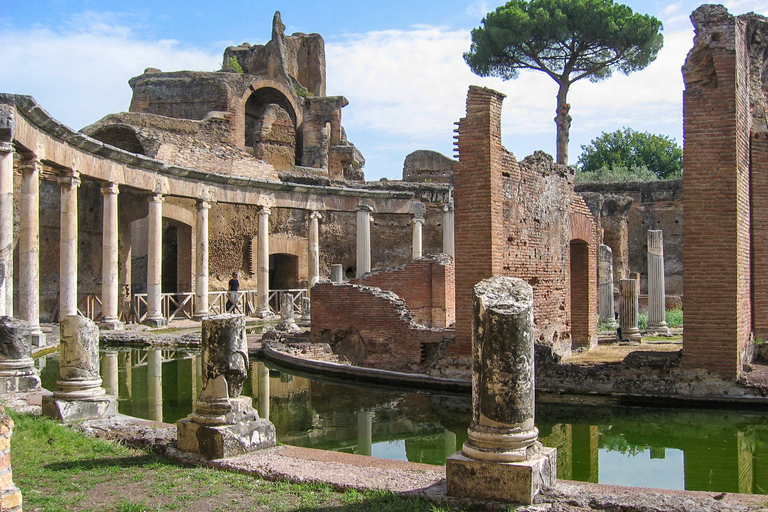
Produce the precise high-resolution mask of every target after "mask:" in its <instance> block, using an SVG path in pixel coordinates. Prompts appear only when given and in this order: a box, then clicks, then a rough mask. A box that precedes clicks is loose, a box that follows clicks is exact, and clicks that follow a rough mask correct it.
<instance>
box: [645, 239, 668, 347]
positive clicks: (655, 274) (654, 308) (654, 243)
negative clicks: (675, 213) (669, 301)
mask: <svg viewBox="0 0 768 512" xmlns="http://www.w3.org/2000/svg"><path fill="white" fill-rule="evenodd" d="M665 299H666V290H665V285H664V237H663V233H662V231H661V230H654V229H650V230H648V330H649V331H652V332H655V333H659V334H669V327H668V326H667V308H666V304H665Z"/></svg>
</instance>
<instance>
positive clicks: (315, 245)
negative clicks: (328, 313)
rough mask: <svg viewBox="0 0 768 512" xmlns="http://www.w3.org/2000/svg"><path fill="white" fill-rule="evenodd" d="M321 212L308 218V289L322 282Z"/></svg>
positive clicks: (313, 213)
mask: <svg viewBox="0 0 768 512" xmlns="http://www.w3.org/2000/svg"><path fill="white" fill-rule="evenodd" d="M322 218H323V217H322V215H320V212H310V213H309V215H308V216H307V220H308V223H309V224H308V226H307V232H308V235H309V237H308V238H309V245H308V246H307V267H308V271H309V272H308V273H309V276H308V280H307V283H308V287H309V289H310V290H312V287H313V286H314V285H315V283H317V282H318V281H319V280H320V229H319V221H320V220H322Z"/></svg>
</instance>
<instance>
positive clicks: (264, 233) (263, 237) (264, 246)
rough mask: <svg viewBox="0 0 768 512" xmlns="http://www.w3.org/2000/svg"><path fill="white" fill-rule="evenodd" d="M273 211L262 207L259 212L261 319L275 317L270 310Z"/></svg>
mask: <svg viewBox="0 0 768 512" xmlns="http://www.w3.org/2000/svg"><path fill="white" fill-rule="evenodd" d="M270 212H271V210H270V208H269V207H268V206H262V207H261V210H259V235H258V236H259V241H258V255H257V265H258V268H257V272H256V288H257V291H256V293H257V301H258V303H257V308H258V310H257V312H256V314H257V315H258V316H259V318H270V317H272V316H274V314H273V313H272V311H270V310H269V214H270Z"/></svg>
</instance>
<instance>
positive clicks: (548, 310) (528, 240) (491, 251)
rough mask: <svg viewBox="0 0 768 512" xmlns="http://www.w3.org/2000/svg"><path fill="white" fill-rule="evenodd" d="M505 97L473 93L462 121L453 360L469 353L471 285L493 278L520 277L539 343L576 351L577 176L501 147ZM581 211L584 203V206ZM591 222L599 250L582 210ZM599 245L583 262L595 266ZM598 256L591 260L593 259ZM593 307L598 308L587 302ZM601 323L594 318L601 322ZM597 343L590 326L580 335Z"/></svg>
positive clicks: (545, 159)
mask: <svg viewBox="0 0 768 512" xmlns="http://www.w3.org/2000/svg"><path fill="white" fill-rule="evenodd" d="M503 98H504V95H502V94H500V93H498V92H496V91H492V90H490V89H484V88H479V87H470V89H469V94H468V96H467V115H466V117H464V118H462V119H461V121H460V122H459V123H458V129H457V132H458V141H457V145H458V152H459V162H458V163H457V164H456V168H455V174H454V187H455V209H456V210H455V211H456V213H455V216H456V217H455V243H456V297H457V301H456V344H455V345H454V346H453V347H451V354H453V355H456V356H459V355H468V354H470V351H471V326H472V303H471V297H472V287H473V286H474V285H475V284H476V283H478V282H480V281H481V280H483V279H486V278H488V277H490V276H492V275H507V276H511V277H519V278H521V279H523V280H525V281H527V282H528V283H529V284H531V286H532V287H533V290H534V321H535V336H536V341H537V343H540V344H543V345H547V346H551V347H553V348H554V349H555V351H556V352H558V353H560V354H563V355H567V354H569V353H570V350H571V345H572V339H571V337H572V336H571V318H570V317H571V296H570V294H571V284H570V274H571V272H570V242H571V211H572V210H571V208H572V194H573V174H572V171H570V170H569V169H568V168H567V167H564V166H560V165H557V164H555V163H554V162H553V161H552V158H551V157H550V156H549V155H546V154H544V153H541V152H537V153H535V154H534V155H531V156H529V157H528V158H526V159H525V160H523V161H522V162H517V160H516V159H515V157H514V155H513V154H512V153H509V152H507V151H506V150H505V149H504V148H503V147H502V145H501V104H502V101H503ZM581 204H582V205H583V203H581ZM579 213H580V214H581V215H584V216H585V218H586V219H589V222H591V223H592V226H591V228H590V229H589V234H588V235H585V237H587V238H588V240H584V242H585V243H587V244H590V245H592V246H596V244H597V239H596V233H597V232H596V228H595V227H594V220H593V219H592V216H591V213H590V212H589V210H588V209H587V208H586V206H585V205H584V206H583V208H581V210H580V211H579ZM595 251H596V247H590V249H589V251H588V254H587V255H586V257H585V259H584V262H585V263H586V264H588V265H589V264H592V265H595V267H596V252H595ZM590 254H591V255H592V256H591V257H590V256H589V255H590ZM587 279H592V280H593V283H592V284H591V285H590V286H588V287H587V289H586V290H585V291H584V293H586V294H587V295H586V297H587V298H588V300H589V301H592V300H594V301H595V302H594V312H596V311H597V304H596V299H591V298H589V297H591V296H592V295H594V294H596V290H597V272H596V268H595V269H590V270H588V273H587ZM589 304H590V306H589V307H592V306H591V304H592V302H589ZM595 323H596V317H595ZM578 332H579V333H580V335H582V336H583V335H584V333H587V334H586V336H587V337H586V339H579V340H574V344H576V345H579V346H591V345H593V344H594V343H595V341H596V340H595V337H594V336H592V334H591V333H592V332H594V331H593V330H592V329H591V328H587V329H583V330H580V331H578Z"/></svg>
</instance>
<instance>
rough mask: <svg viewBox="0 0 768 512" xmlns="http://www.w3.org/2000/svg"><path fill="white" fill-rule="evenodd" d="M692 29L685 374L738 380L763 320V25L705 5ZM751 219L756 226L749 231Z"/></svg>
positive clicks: (686, 163)
mask: <svg viewBox="0 0 768 512" xmlns="http://www.w3.org/2000/svg"><path fill="white" fill-rule="evenodd" d="M691 20H692V22H693V24H694V27H695V31H696V36H695V38H694V47H693V49H692V50H691V51H690V52H689V53H688V57H687V59H686V62H685V65H684V67H683V74H684V79H685V92H684V111H683V114H684V138H685V149H684V169H685V173H684V174H683V184H684V188H685V211H684V219H685V222H684V227H683V230H684V231H683V232H684V236H685V248H684V252H683V264H684V267H685V296H684V297H683V308H684V310H685V333H684V341H683V367H684V368H687V369H704V370H709V371H712V372H715V373H718V374H719V375H721V376H723V377H725V378H731V379H735V378H736V377H737V376H738V374H739V372H740V370H741V367H742V364H743V362H744V360H745V359H747V358H748V357H750V350H749V346H750V343H749V342H750V331H751V330H752V327H753V319H754V320H755V322H756V323H755V326H754V327H755V329H756V330H763V329H765V327H764V326H763V325H761V324H762V322H765V318H766V317H767V315H766V314H765V313H768V311H766V310H765V306H766V305H768V304H767V302H768V301H766V293H767V292H766V287H765V286H762V284H763V283H762V280H764V279H766V278H765V277H764V276H765V269H764V268H763V266H764V265H765V264H764V263H763V262H764V261H765V260H766V256H768V254H766V253H765V252H764V251H765V244H762V245H763V247H761V246H760V244H758V243H754V245H753V240H752V237H754V242H757V241H758V240H762V239H763V238H765V237H766V235H765V230H764V228H765V225H764V219H765V217H766V213H767V212H766V211H765V210H764V209H762V208H761V204H759V203H760V200H763V203H762V204H763V205H764V204H765V202H764V198H762V197H761V195H763V194H765V190H766V188H765V187H764V186H763V187H762V188H761V185H763V183H761V181H762V179H761V176H763V175H765V169H763V167H764V166H765V165H766V164H765V160H763V161H760V160H759V156H760V155H761V154H763V153H764V151H765V149H764V147H765V144H766V139H765V134H766V130H765V118H764V112H765V98H764V95H763V90H764V84H763V83H762V81H763V77H762V70H763V69H764V68H765V57H764V55H765V51H766V44H765V40H766V38H765V36H764V34H765V33H766V19H765V18H763V17H761V16H757V15H745V16H739V17H735V16H732V15H730V14H729V13H728V11H727V10H726V9H725V8H724V7H723V6H720V5H703V6H701V7H699V8H698V9H696V10H695V11H694V13H693V14H692V15H691ZM760 34H762V36H761V37H759V35H760ZM750 44H753V45H754V46H753V47H752V48H750ZM750 101H754V102H755V103H754V104H752V105H750ZM750 151H752V154H750ZM750 160H751V161H752V165H751V164H750ZM750 180H754V181H753V183H752V192H751V194H752V197H750ZM750 216H752V217H753V218H755V219H756V220H759V222H756V223H755V224H752V225H751V220H750ZM752 251H755V252H754V260H752ZM753 261H754V263H755V265H756V266H755V267H754V268H752V263H753ZM753 272H755V274H754V279H753V274H752V273H753ZM753 293H754V303H753V297H752V294H753ZM753 306H754V310H753Z"/></svg>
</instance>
